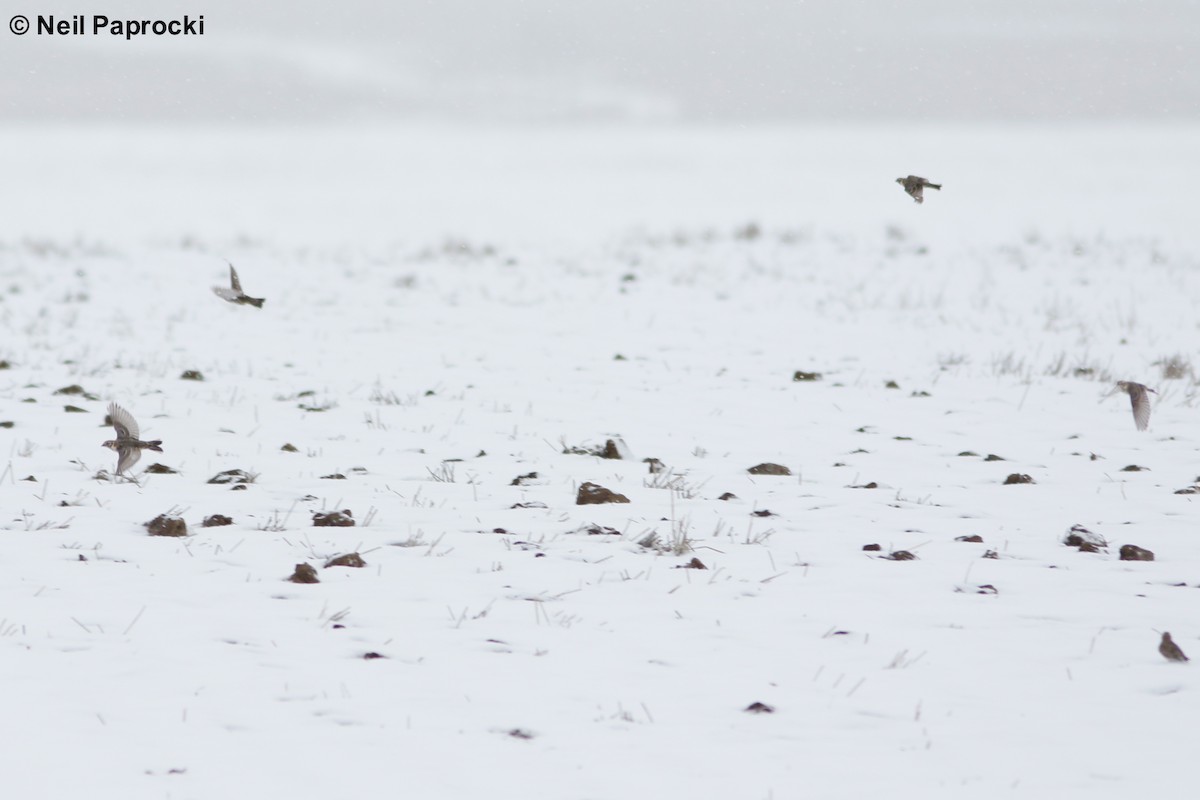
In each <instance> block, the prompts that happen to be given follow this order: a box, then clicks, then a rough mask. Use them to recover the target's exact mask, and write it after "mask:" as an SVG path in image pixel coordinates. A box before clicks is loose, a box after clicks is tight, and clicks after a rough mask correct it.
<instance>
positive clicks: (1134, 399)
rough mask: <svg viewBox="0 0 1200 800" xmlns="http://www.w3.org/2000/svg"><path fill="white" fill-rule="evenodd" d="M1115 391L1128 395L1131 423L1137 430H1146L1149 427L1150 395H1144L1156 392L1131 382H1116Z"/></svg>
mask: <svg viewBox="0 0 1200 800" xmlns="http://www.w3.org/2000/svg"><path fill="white" fill-rule="evenodd" d="M1117 389H1118V390H1119V391H1122V392H1125V393H1126V394H1128V395H1129V402H1130V404H1131V405H1132V406H1133V423H1134V424H1135V425H1137V429H1138V430H1139V431H1144V430H1146V428H1147V427H1149V426H1150V395H1148V394H1146V393H1147V392H1154V394H1158V392H1155V391H1154V390H1153V389H1151V388H1150V387H1148V386H1143V385H1142V384H1140V383H1134V382H1133V381H1117Z"/></svg>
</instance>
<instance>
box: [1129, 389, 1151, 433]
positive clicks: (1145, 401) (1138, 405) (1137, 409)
mask: <svg viewBox="0 0 1200 800" xmlns="http://www.w3.org/2000/svg"><path fill="white" fill-rule="evenodd" d="M1129 402H1130V404H1131V405H1132V406H1133V423H1134V424H1135V425H1137V429H1138V430H1139V431H1144V430H1146V428H1148V427H1150V394H1149V393H1148V392H1147V391H1146V387H1145V386H1134V387H1133V388H1132V389H1130V391H1129Z"/></svg>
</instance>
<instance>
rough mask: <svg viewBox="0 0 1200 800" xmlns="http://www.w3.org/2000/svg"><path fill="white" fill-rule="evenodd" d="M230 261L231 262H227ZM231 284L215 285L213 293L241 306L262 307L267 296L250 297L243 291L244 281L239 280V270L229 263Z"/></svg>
mask: <svg viewBox="0 0 1200 800" xmlns="http://www.w3.org/2000/svg"><path fill="white" fill-rule="evenodd" d="M226 263H229V262H226ZM229 286H230V288H228V289H226V288H225V287H224V286H214V287H213V294H215V295H216V296H217V297H220V298H221V299H222V300H228V301H229V302H231V303H237V304H238V305H240V306H254V307H255V308H262V306H263V303H265V302H266V298H262V297H250V296H249V295H247V294H246V293H245V292H243V291H242V282H241V281H240V280H238V274H237V270H236V269H234V268H233V264H229Z"/></svg>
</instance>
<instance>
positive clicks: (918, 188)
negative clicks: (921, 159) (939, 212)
mask: <svg viewBox="0 0 1200 800" xmlns="http://www.w3.org/2000/svg"><path fill="white" fill-rule="evenodd" d="M896 183H898V184H900V185H901V186H903V187H904V191H906V192H908V193H909V194H910V195H912V199H913V200H915V201H916V202H918V203H924V202H925V187H926V186H928V187H929V188H930V189H937V190H938V191H939V192H940V191H941V190H942V185H941V184H940V183H930V182H929V181H927V180H925V179H924V178H921V177H918V176H916V175H909V176H908V177H907V178H896Z"/></svg>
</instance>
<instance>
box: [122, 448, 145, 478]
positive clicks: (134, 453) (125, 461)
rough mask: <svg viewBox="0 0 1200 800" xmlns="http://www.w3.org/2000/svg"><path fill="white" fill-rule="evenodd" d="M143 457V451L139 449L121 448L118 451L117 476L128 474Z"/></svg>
mask: <svg viewBox="0 0 1200 800" xmlns="http://www.w3.org/2000/svg"><path fill="white" fill-rule="evenodd" d="M141 457H142V451H141V449H140V448H137V447H130V446H126V447H121V448H118V449H117V474H118V475H119V474H120V473H122V472H126V471H127V470H128V469H129V468H130V467H132V466H133V465H134V464H136V463H137V462H138V459H139V458H141Z"/></svg>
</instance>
